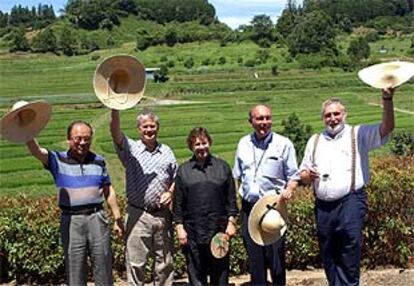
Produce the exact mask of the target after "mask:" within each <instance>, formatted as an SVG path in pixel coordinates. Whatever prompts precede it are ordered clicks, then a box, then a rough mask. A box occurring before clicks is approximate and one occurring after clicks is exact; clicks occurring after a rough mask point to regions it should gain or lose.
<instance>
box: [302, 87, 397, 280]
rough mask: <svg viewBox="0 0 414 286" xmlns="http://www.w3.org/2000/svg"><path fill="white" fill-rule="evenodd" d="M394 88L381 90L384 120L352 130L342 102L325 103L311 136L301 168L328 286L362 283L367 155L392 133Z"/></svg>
mask: <svg viewBox="0 0 414 286" xmlns="http://www.w3.org/2000/svg"><path fill="white" fill-rule="evenodd" d="M393 95H394V89H393V88H387V89H383V90H382V103H383V115H382V121H381V123H379V124H374V125H359V126H355V127H351V126H349V125H347V124H346V123H345V119H346V116H347V111H346V109H345V106H344V105H343V104H342V102H341V101H340V100H339V99H338V98H332V99H329V100H327V101H325V102H324V103H323V104H322V110H321V115H322V120H323V122H324V124H325V130H324V131H323V132H322V133H321V134H315V135H313V136H312V137H311V138H310V139H309V141H308V143H307V146H306V149H305V155H304V158H303V161H302V164H301V166H300V175H301V180H302V182H305V183H312V186H313V189H314V192H315V196H316V200H315V214H316V225H317V234H318V240H319V245H320V251H321V256H322V260H323V264H324V268H325V273H326V276H327V279H328V282H329V285H359V276H360V271H359V265H360V249H361V239H362V229H363V225H364V218H365V214H366V212H367V194H366V192H365V190H364V188H365V185H367V184H368V182H369V168H368V153H369V151H370V150H372V149H374V148H377V147H380V146H382V145H384V144H385V143H386V142H387V140H388V134H390V132H391V131H392V130H393V129H394V108H393V102H392V97H393Z"/></svg>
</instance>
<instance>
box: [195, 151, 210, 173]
mask: <svg viewBox="0 0 414 286" xmlns="http://www.w3.org/2000/svg"><path fill="white" fill-rule="evenodd" d="M211 161H212V160H211V154H210V155H208V157H207V159H206V161H205V162H204V164H203V165H200V164H197V160H196V158H195V155H193V157H191V159H190V163H191V168H193V169H195V168H197V169H205V168H206V167H207V166H209V165H213V163H212V162H211Z"/></svg>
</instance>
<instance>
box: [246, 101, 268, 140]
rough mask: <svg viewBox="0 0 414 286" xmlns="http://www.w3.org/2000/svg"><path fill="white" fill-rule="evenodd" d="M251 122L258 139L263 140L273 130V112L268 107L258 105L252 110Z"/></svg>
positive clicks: (250, 114)
mask: <svg viewBox="0 0 414 286" xmlns="http://www.w3.org/2000/svg"><path fill="white" fill-rule="evenodd" d="M249 122H250V123H251V125H252V127H253V129H254V131H255V134H256V137H257V139H263V138H264V137H266V135H267V134H269V132H270V131H271V128H272V110H271V109H270V107H269V106H267V105H262V104H259V105H256V106H253V107H252V109H250V112H249Z"/></svg>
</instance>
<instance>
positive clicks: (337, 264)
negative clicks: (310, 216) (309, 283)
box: [315, 189, 367, 286]
mask: <svg viewBox="0 0 414 286" xmlns="http://www.w3.org/2000/svg"><path fill="white" fill-rule="evenodd" d="M315 212H316V224H317V232H318V240H319V246H320V250H321V255H322V260H323V264H324V268H325V273H326V277H327V278H328V282H329V285H331V286H337V285H341V286H342V285H359V276H360V271H359V265H360V256H361V240H362V229H363V227H364V218H365V215H366V212H367V194H366V192H365V190H364V189H360V190H357V191H354V192H352V193H350V194H349V195H347V196H345V197H344V198H341V199H339V200H336V201H333V202H326V201H321V200H318V199H317V200H316V208H315Z"/></svg>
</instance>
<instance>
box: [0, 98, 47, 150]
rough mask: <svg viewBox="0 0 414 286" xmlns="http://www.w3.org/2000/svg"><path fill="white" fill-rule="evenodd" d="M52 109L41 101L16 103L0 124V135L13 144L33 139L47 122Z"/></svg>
mask: <svg viewBox="0 0 414 286" xmlns="http://www.w3.org/2000/svg"><path fill="white" fill-rule="evenodd" d="M51 114H52V107H51V106H50V104H49V103H47V102H46V101H43V100H39V101H34V102H27V101H24V100H21V101H17V102H16V103H15V104H14V105H13V107H12V108H11V110H10V111H9V112H7V113H6V114H5V115H4V116H3V118H2V119H1V122H0V134H1V136H2V137H3V138H4V139H7V140H9V141H11V142H14V143H26V142H27V141H29V140H31V139H33V138H34V137H35V136H36V135H37V134H38V133H39V132H40V131H41V130H42V129H43V128H44V127H45V126H46V124H47V123H48V122H49V119H50V116H51Z"/></svg>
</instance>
